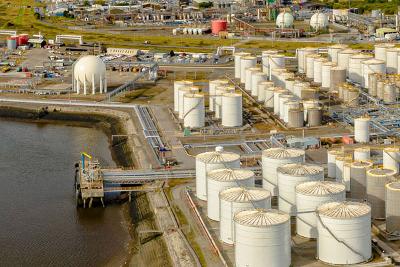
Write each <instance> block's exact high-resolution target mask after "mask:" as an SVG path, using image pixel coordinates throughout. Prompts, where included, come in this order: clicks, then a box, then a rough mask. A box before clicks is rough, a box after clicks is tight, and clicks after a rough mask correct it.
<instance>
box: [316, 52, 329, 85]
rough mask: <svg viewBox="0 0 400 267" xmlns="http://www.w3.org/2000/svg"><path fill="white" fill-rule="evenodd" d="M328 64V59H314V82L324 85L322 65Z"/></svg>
mask: <svg viewBox="0 0 400 267" xmlns="http://www.w3.org/2000/svg"><path fill="white" fill-rule="evenodd" d="M326 62H328V60H327V59H326V58H322V57H320V58H316V59H314V71H313V72H314V82H315V83H322V65H323V64H324V63H326Z"/></svg>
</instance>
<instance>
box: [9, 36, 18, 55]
mask: <svg viewBox="0 0 400 267" xmlns="http://www.w3.org/2000/svg"><path fill="white" fill-rule="evenodd" d="M7 49H8V50H10V51H13V50H15V49H17V38H16V37H13V36H12V37H9V38H7Z"/></svg>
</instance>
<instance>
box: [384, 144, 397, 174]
mask: <svg viewBox="0 0 400 267" xmlns="http://www.w3.org/2000/svg"><path fill="white" fill-rule="evenodd" d="M399 162H400V149H399V148H394V147H388V148H385V149H383V168H385V169H391V170H394V171H395V172H396V174H398V173H399Z"/></svg>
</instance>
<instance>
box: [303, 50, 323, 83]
mask: <svg viewBox="0 0 400 267" xmlns="http://www.w3.org/2000/svg"><path fill="white" fill-rule="evenodd" d="M317 58H320V56H319V55H318V54H310V55H307V56H306V77H307V78H308V79H314V61H315V60H316V59H317Z"/></svg>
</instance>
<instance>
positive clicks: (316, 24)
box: [310, 12, 329, 31]
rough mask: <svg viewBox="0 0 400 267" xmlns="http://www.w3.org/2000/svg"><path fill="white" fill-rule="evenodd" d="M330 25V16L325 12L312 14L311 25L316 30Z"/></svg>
mask: <svg viewBox="0 0 400 267" xmlns="http://www.w3.org/2000/svg"><path fill="white" fill-rule="evenodd" d="M328 25H329V21H328V16H327V15H325V14H324V13H320V12H317V13H315V14H314V15H312V16H311V19H310V27H311V28H312V29H313V30H315V31H319V30H322V29H326V28H327V27H328Z"/></svg>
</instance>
